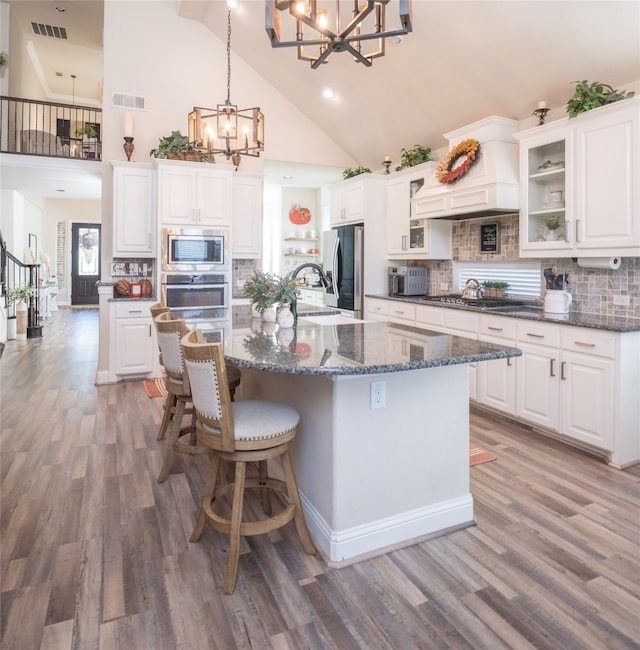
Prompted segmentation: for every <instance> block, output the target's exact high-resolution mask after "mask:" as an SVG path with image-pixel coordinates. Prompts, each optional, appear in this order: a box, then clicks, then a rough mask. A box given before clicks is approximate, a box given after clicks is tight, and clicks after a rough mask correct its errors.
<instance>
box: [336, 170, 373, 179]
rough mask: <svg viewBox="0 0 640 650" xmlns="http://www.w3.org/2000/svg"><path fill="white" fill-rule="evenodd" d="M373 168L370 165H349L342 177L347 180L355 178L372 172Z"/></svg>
mask: <svg viewBox="0 0 640 650" xmlns="http://www.w3.org/2000/svg"><path fill="white" fill-rule="evenodd" d="M370 173H371V170H370V169H369V168H368V167H355V168H354V169H352V168H351V167H347V168H346V169H345V170H344V171H343V172H342V178H343V179H344V180H345V181H346V180H347V178H353V177H354V176H359V175H360V174H370Z"/></svg>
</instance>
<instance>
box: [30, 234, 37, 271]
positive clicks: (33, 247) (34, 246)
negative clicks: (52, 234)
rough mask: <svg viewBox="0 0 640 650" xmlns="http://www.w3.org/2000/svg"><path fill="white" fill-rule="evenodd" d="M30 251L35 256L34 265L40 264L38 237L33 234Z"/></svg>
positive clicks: (31, 235)
mask: <svg viewBox="0 0 640 650" xmlns="http://www.w3.org/2000/svg"><path fill="white" fill-rule="evenodd" d="M29 250H30V251H31V255H32V256H33V263H34V264H37V263H38V236H37V235H34V234H33V233H31V232H30V233H29Z"/></svg>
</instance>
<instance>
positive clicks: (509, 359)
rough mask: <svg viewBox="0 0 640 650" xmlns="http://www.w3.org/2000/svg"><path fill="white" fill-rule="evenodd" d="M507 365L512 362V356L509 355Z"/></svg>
mask: <svg viewBox="0 0 640 650" xmlns="http://www.w3.org/2000/svg"><path fill="white" fill-rule="evenodd" d="M507 365H508V366H510V365H512V364H511V357H507Z"/></svg>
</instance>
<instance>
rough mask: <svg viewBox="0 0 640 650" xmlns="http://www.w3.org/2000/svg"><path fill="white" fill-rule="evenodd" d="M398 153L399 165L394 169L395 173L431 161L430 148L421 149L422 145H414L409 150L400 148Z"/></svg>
mask: <svg viewBox="0 0 640 650" xmlns="http://www.w3.org/2000/svg"><path fill="white" fill-rule="evenodd" d="M400 151H401V154H400V164H399V165H398V166H397V167H396V171H397V172H399V171H400V170H401V169H404V168H405V167H415V166H416V165H420V164H422V163H424V162H429V161H430V160H431V148H430V147H423V146H422V145H419V144H416V145H415V146H413V147H412V148H411V149H404V148H402V149H401V150H400Z"/></svg>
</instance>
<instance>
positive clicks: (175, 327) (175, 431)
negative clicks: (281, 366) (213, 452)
mask: <svg viewBox="0 0 640 650" xmlns="http://www.w3.org/2000/svg"><path fill="white" fill-rule="evenodd" d="M154 323H155V326H156V334H157V338H158V346H159V348H160V355H161V358H162V363H163V365H164V371H165V374H166V378H165V386H166V388H167V399H166V401H165V405H164V416H163V419H162V421H163V423H164V422H165V420H166V421H167V425H166V427H165V429H164V431H167V430H168V431H169V432H170V433H169V440H168V441H167V448H166V451H165V457H164V462H163V464H162V468H161V469H160V473H159V474H158V483H162V482H163V481H165V480H166V479H167V477H168V476H169V473H170V471H171V467H172V465H173V460H174V452H176V451H177V452H179V453H183V454H184V453H186V454H196V453H202V452H203V449H202V448H200V447H198V446H197V435H196V426H195V412H194V409H193V406H192V404H191V390H190V388H189V378H188V376H187V373H186V370H185V366H184V359H183V357H182V348H181V346H180V339H181V338H182V337H183V336H184V335H185V334H187V333H188V332H189V329H188V328H187V325H186V323H185V321H184V319H182V318H174V317H173V315H172V314H171V312H170V311H169V310H167V311H163V312H161V313H160V314H159V315H158V316H156V318H155V319H154ZM231 369H232V372H231V373H230V374H229V376H228V381H229V391H230V392H231V393H233V394H235V390H236V388H237V387H238V385H239V384H240V379H241V373H240V370H238V369H237V368H236V367H235V366H232V367H231ZM185 415H191V424H190V425H189V426H187V427H183V426H182V420H183V419H184V416H185ZM160 432H161V433H162V436H161V437H163V436H164V432H163V429H162V425H161V427H160ZM187 434H189V436H190V438H189V443H188V444H187V443H184V442H182V441H181V440H180V438H182V437H183V436H185V435H187ZM159 435H160V434H159Z"/></svg>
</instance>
